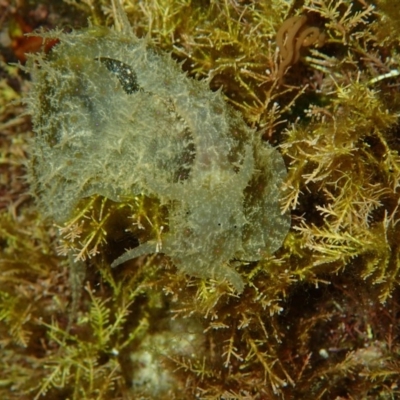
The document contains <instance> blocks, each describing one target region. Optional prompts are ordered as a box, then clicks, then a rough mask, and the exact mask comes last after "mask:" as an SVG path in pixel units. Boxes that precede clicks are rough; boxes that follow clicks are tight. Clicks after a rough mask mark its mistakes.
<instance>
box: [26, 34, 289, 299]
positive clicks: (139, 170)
mask: <svg viewBox="0 0 400 400" xmlns="http://www.w3.org/2000/svg"><path fill="white" fill-rule="evenodd" d="M44 36H46V37H52V38H57V39H58V40H59V44H58V45H57V46H55V47H54V48H53V49H52V51H51V52H50V53H49V54H48V55H35V56H33V57H32V58H31V59H30V62H29V64H28V70H29V72H31V74H32V79H33V88H32V90H31V92H30V95H29V97H28V99H27V103H28V107H29V111H30V113H31V114H32V118H33V124H34V132H35V137H34V140H33V142H32V145H31V157H30V165H29V179H30V184H31V187H32V191H33V192H34V194H35V195H36V197H37V200H38V204H39V206H40V208H41V210H42V212H43V213H44V214H45V215H46V216H49V217H51V218H53V219H54V220H55V221H56V222H58V223H63V222H65V221H67V220H68V219H69V218H71V217H73V216H74V213H76V211H75V210H76V207H77V204H78V202H80V201H81V200H82V199H84V198H86V197H89V196H92V195H100V196H104V197H106V198H109V199H111V200H113V201H115V202H122V201H124V202H127V201H128V202H129V201H130V199H132V198H134V196H136V195H145V196H149V197H152V198H157V199H158V200H159V201H160V203H161V204H163V205H165V207H166V209H167V210H168V227H167V229H166V230H165V232H164V233H162V235H161V238H159V240H157V241H156V240H149V241H147V242H145V243H140V244H139V246H138V247H135V248H133V249H131V250H128V251H127V252H126V253H125V254H123V255H122V256H121V257H119V258H118V259H117V260H115V261H114V263H113V264H112V266H117V265H119V264H121V263H123V262H125V261H127V260H128V259H131V258H135V257H138V256H140V255H145V254H151V253H155V252H161V253H164V254H166V255H167V256H169V257H170V258H171V260H172V261H173V262H174V264H175V265H176V266H177V267H178V268H179V269H180V270H181V271H183V272H186V273H188V274H190V275H194V276H201V277H207V278H208V277H215V278H218V279H221V278H226V279H228V281H230V283H232V284H233V286H234V287H235V289H236V290H237V291H239V292H240V291H242V289H243V280H242V278H241V277H240V275H239V274H238V273H237V272H236V271H234V269H233V268H232V266H231V265H230V262H232V261H234V260H239V261H257V260H259V259H260V258H261V257H262V256H263V254H271V253H273V252H274V251H276V250H277V249H278V248H279V247H280V246H281V244H282V242H283V240H284V238H285V236H286V234H287V231H288V229H289V225H290V218H289V216H288V215H287V214H286V215H282V214H281V211H280V208H279V199H280V187H281V185H282V182H283V180H284V178H285V176H286V169H285V165H284V162H283V159H282V157H281V155H280V154H279V152H278V151H277V150H275V149H274V148H272V147H271V146H270V145H268V144H267V143H264V142H262V141H261V139H260V137H259V135H258V134H257V133H256V132H255V131H254V130H252V129H250V128H249V127H248V126H247V125H246V123H245V122H244V121H243V119H242V118H241V116H240V114H239V113H238V112H237V111H235V110H234V109H233V108H232V107H230V106H229V105H228V104H226V102H225V101H224V99H223V97H222V95H221V93H220V92H212V91H211V90H210V89H209V88H208V84H207V83H206V82H204V81H197V80H194V79H191V78H189V77H187V76H186V75H185V74H184V73H183V72H182V71H181V69H180V67H179V66H178V65H177V64H176V63H175V62H174V61H173V60H172V59H171V58H170V56H169V55H167V54H164V53H162V52H160V51H159V50H157V49H155V48H154V47H153V46H152V45H151V44H150V43H149V42H148V41H147V40H144V39H139V38H137V37H136V36H134V35H133V34H131V33H127V31H125V32H123V33H122V32H117V31H116V30H111V29H107V28H95V27H90V28H88V29H86V30H82V31H77V32H72V33H70V34H66V33H60V32H51V33H46V34H44Z"/></svg>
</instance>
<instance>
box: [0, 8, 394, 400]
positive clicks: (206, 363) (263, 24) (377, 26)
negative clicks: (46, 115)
mask: <svg viewBox="0 0 400 400" xmlns="http://www.w3.org/2000/svg"><path fill="white" fill-rule="evenodd" d="M395 3H396V2H394V1H390V0H386V1H385V0H377V1H375V2H374V5H372V2H370V1H369V0H353V1H350V0H338V1H333V0H304V1H296V0H293V1H285V0H273V1H264V2H259V1H247V2H238V1H233V0H225V1H223V0H220V1H209V2H208V1H202V0H197V1H185V0H180V1H178V0H168V1H167V0H147V1H143V2H136V1H133V0H126V1H123V4H122V5H123V8H124V10H125V12H126V13H127V16H128V19H129V21H130V23H131V24H132V26H133V29H134V31H135V33H136V34H137V35H138V36H139V37H144V36H148V37H149V38H150V40H152V41H153V42H154V43H155V44H156V45H157V47H160V48H162V49H164V50H166V51H169V52H171V53H172V56H173V58H175V59H176V60H179V61H182V62H183V63H182V67H183V68H184V69H185V70H186V71H187V72H188V74H189V75H191V76H193V77H196V78H197V79H208V80H209V82H210V87H211V88H212V89H217V88H219V87H221V86H222V91H223V93H224V95H225V97H226V99H227V101H229V102H230V103H231V104H232V105H233V106H234V107H235V108H237V109H238V110H239V111H241V112H242V114H243V116H244V118H245V120H246V121H247V123H248V124H249V125H251V126H252V127H255V128H257V132H258V133H257V134H260V135H262V136H263V138H264V139H265V140H268V141H270V143H272V144H273V145H275V146H278V149H279V151H280V152H281V153H282V154H283V156H284V159H285V162H286V165H287V167H288V178H287V181H286V182H285V185H284V197H283V199H282V210H290V211H291V214H292V227H291V230H290V232H289V234H288V236H287V238H286V240H285V242H284V245H283V247H282V248H281V249H279V250H278V251H277V252H276V253H275V254H274V255H273V256H269V257H267V256H265V257H263V259H262V260H261V261H259V262H252V263H248V264H245V265H243V264H238V268H237V271H238V272H239V273H240V274H241V276H242V278H243V281H244V283H245V287H244V291H243V293H241V294H238V293H237V292H235V291H234V290H233V288H232V287H231V285H230V284H229V282H226V281H224V280H212V279H201V278H193V277H189V276H186V275H184V274H182V273H180V272H179V271H178V270H177V269H176V267H175V266H174V265H173V263H172V262H171V261H170V260H169V259H168V258H167V257H165V256H163V255H162V254H158V255H152V256H147V257H142V258H138V259H135V260H131V261H129V262H127V263H126V264H124V265H123V266H122V265H121V266H119V267H117V268H114V269H112V268H110V264H111V262H112V261H113V260H115V258H116V257H118V255H120V254H121V253H123V251H124V249H126V248H129V247H132V246H134V245H135V244H137V243H138V242H143V241H146V240H148V239H149V238H151V239H153V240H157V238H158V237H159V236H160V235H161V234H162V232H163V229H168V219H167V216H166V215H165V210H164V208H163V205H162V204H160V203H159V202H158V201H156V200H154V199H152V198H149V197H146V196H144V195H138V196H135V197H134V198H132V199H127V200H126V201H121V202H112V201H111V200H107V199H105V198H103V197H101V196H92V197H89V198H86V199H83V200H81V201H80V202H79V204H78V206H77V207H76V213H75V215H74V216H72V217H71V218H70V220H69V221H67V222H66V223H65V224H63V225H61V226H58V225H55V224H54V223H53V221H51V220H50V221H49V220H45V219H43V218H42V217H41V216H40V214H39V213H38V212H37V211H36V208H35V203H34V201H32V200H31V199H30V198H29V197H28V195H27V193H29V188H26V186H25V185H24V183H23V182H24V181H23V175H24V165H25V159H26V155H25V152H26V151H27V152H28V153H29V149H28V150H27V148H29V145H28V144H27V142H28V137H30V136H31V134H30V133H29V125H28V118H27V117H26V116H22V112H23V111H22V107H21V106H20V105H17V104H10V103H9V100H11V99H12V100H15V99H18V98H19V97H21V96H22V95H23V92H25V91H26V90H27V86H29V82H26V81H25V80H23V79H22V78H21V76H20V75H18V72H17V70H16V69H15V68H12V67H9V66H6V64H5V63H2V64H1V65H0V68H1V70H2V72H3V71H4V72H3V73H2V74H1V75H0V90H1V91H0V93H1V95H0V111H1V112H0V140H1V142H0V143H1V165H0V168H1V173H2V177H1V179H2V182H1V185H3V186H0V207H1V211H0V245H1V253H0V345H1V347H2V348H1V352H2V357H1V358H0V397H1V398H4V399H32V398H33V399H38V400H39V399H56V398H63V399H67V398H68V399H74V400H75V399H76V400H78V399H137V398H141V399H161V398H170V399H195V398H196V399H208V400H211V399H273V398H282V399H327V400H329V399H396V398H399V396H400V387H399V383H398V382H399V374H400V343H399V340H400V324H399V315H400V305H399V301H400V289H399V279H400V259H399V257H400V249H399V237H400V225H399V224H398V222H399V219H400V210H399V204H400V196H399V190H400V158H399V154H398V151H399V149H400V128H399V116H400V90H399V87H400V14H399V11H398V8H397V5H396V6H395V5H394V4H395ZM70 6H71V8H74V7H79V8H82V9H83V10H86V12H87V13H88V17H90V18H91V20H92V22H93V23H94V24H103V25H113V24H114V15H115V7H114V8H113V4H112V3H108V2H106V1H103V2H99V3H97V2H95V1H90V0H88V1H82V2H80V1H73V2H70ZM114 6H115V5H114ZM54 12H56V11H54ZM296 15H305V16H306V17H307V21H308V22H307V24H308V26H309V27H317V28H318V30H319V32H324V34H325V41H324V44H323V46H322V47H318V48H316V47H314V46H310V47H306V46H303V47H302V46H300V47H301V49H300V58H299V60H297V62H293V63H291V65H289V66H288V68H286V69H285V71H284V74H283V77H282V78H281V79H280V76H279V75H280V73H281V72H280V69H279V66H280V63H281V61H280V56H279V52H278V50H277V48H276V34H277V32H278V30H279V28H280V27H281V26H282V24H283V23H284V21H285V20H287V19H288V18H290V17H293V16H296ZM60 28H61V27H60ZM296 35H297V34H296ZM296 35H292V36H293V40H294V42H293V45H294V46H295V45H296V37H298V36H296ZM289 36H290V34H289V33H288V36H287V38H286V39H287V40H288V39H289ZM292 36H291V37H292ZM25 78H26V77H25ZM16 82H18V85H17V84H16ZM18 88H19V89H18ZM162 227H164V228H162Z"/></svg>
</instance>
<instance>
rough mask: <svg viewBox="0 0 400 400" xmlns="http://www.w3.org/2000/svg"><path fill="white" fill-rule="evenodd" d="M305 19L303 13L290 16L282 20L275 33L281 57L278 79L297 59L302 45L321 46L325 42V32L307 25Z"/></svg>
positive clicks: (280, 78)
mask: <svg viewBox="0 0 400 400" xmlns="http://www.w3.org/2000/svg"><path fill="white" fill-rule="evenodd" d="M307 21H308V19H307V17H306V16H305V15H296V16H294V17H290V18H288V19H287V20H286V21H284V22H283V24H282V26H281V27H280V28H279V30H278V32H277V34H276V43H277V45H278V47H279V51H280V57H281V61H280V63H279V69H278V79H279V80H280V81H281V80H282V78H283V75H284V74H285V71H286V70H287V68H288V67H289V66H291V65H294V64H296V63H297V62H298V61H299V59H300V55H301V49H302V48H303V47H310V46H312V45H315V46H316V47H321V46H323V45H324V43H325V40H326V34H325V32H321V30H320V29H319V28H318V27H316V26H309V25H308V24H307Z"/></svg>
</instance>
